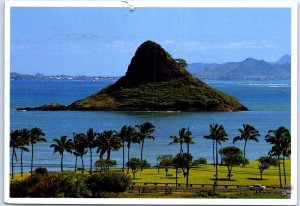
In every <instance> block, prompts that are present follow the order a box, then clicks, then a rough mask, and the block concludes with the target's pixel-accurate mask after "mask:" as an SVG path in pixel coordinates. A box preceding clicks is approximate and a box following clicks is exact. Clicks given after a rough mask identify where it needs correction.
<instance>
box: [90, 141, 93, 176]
mask: <svg viewBox="0 0 300 206" xmlns="http://www.w3.org/2000/svg"><path fill="white" fill-rule="evenodd" d="M92 164H93V160H92V148H91V147H90V174H92Z"/></svg>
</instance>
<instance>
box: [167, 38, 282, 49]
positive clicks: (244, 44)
mask: <svg viewBox="0 0 300 206" xmlns="http://www.w3.org/2000/svg"><path fill="white" fill-rule="evenodd" d="M163 45H164V46H166V47H172V48H173V49H176V50H184V51H204V50H221V49H272V48H277V46H276V45H275V44H273V43H271V42H268V41H265V40H264V41H259V42H251V41H236V42H227V43H214V42H213V43H211V42H198V41H187V42H182V43H181V42H178V43H176V42H174V41H171V40H166V41H165V42H164V43H163Z"/></svg>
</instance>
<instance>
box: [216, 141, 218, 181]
mask: <svg viewBox="0 0 300 206" xmlns="http://www.w3.org/2000/svg"><path fill="white" fill-rule="evenodd" d="M217 180H218V143H217V141H216V181H217Z"/></svg>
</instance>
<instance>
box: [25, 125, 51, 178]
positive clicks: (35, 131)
mask: <svg viewBox="0 0 300 206" xmlns="http://www.w3.org/2000/svg"><path fill="white" fill-rule="evenodd" d="M43 136H45V134H44V133H43V132H42V130H41V129H40V128H37V127H35V128H32V129H31V130H30V138H29V143H30V144H31V166H30V173H31V175H32V168H33V145H34V144H36V143H37V142H47V140H46V139H45V138H43Z"/></svg>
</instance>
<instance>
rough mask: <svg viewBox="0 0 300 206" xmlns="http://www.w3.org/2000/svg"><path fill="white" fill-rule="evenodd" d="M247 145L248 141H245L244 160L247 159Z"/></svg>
mask: <svg viewBox="0 0 300 206" xmlns="http://www.w3.org/2000/svg"><path fill="white" fill-rule="evenodd" d="M246 145H247V140H245V144H244V158H246Z"/></svg>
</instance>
